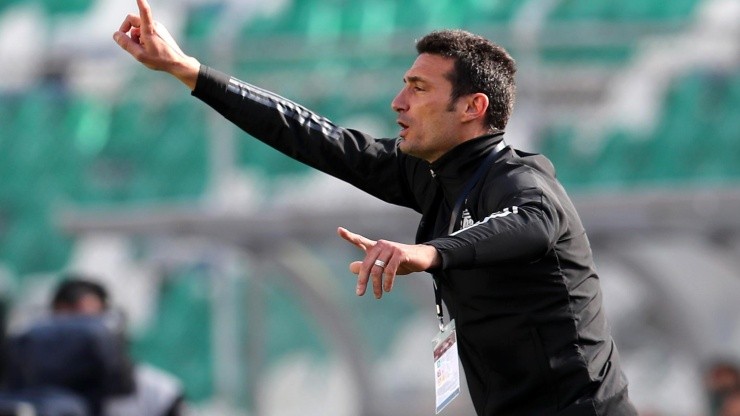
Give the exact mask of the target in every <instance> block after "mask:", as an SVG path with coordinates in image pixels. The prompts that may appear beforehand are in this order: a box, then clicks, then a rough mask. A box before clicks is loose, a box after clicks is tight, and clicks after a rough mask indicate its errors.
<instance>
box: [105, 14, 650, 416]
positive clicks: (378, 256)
mask: <svg viewBox="0 0 740 416" xmlns="http://www.w3.org/2000/svg"><path fill="white" fill-rule="evenodd" d="M137 2H138V6H139V15H129V16H127V17H126V18H125V20H124V22H123V24H122V25H121V27H120V29H119V30H118V31H117V32H115V33H114V35H113V37H114V39H115V41H116V42H117V43H118V44H119V45H120V46H121V47H122V48H124V49H125V50H126V51H127V52H129V53H130V54H131V55H132V56H134V57H135V58H136V59H137V60H138V61H140V62H141V63H143V64H144V65H146V66H147V67H148V68H151V69H155V70H162V71H165V72H168V73H170V74H171V75H173V76H174V77H176V78H177V79H179V80H180V81H181V82H183V83H184V84H185V85H186V86H188V88H190V89H191V90H192V95H194V96H196V97H197V98H199V99H201V100H203V101H204V102H206V103H207V104H208V105H210V106H211V107H213V108H214V109H216V110H217V111H218V112H220V113H221V114H222V115H223V116H224V117H226V118H227V119H228V120H230V121H232V122H233V123H235V124H236V125H237V126H239V127H240V128H242V129H243V130H244V131H246V132H248V133H249V134H251V135H252V136H254V137H256V138H258V139H260V140H262V141H264V142H265V143H267V144H269V145H270V146H272V147H274V148H275V149H277V150H279V151H281V152H283V153H286V154H288V155H290V156H291V157H293V158H294V159H296V160H298V161H301V162H303V163H306V164H308V165H310V166H312V167H314V168H316V169H319V170H321V171H323V172H326V173H328V174H330V175H333V176H335V177H337V178H340V179H342V180H344V181H346V182H348V183H350V184H352V185H354V186H356V187H358V188H360V189H362V190H364V191H366V192H368V193H370V194H372V195H374V196H376V197H378V198H380V199H382V200H384V201H387V202H389V203H393V204H397V205H401V206H406V207H409V208H412V209H414V210H416V211H418V212H420V213H421V214H422V220H421V223H420V225H419V230H418V233H417V236H416V241H417V244H414V245H407V244H401V243H398V242H393V241H385V240H378V241H373V240H370V239H368V238H366V237H364V236H361V235H357V234H355V233H352V232H350V231H348V230H346V229H344V228H339V229H338V233H339V235H340V236H341V237H342V238H344V239H345V240H347V241H349V242H350V243H352V244H354V245H355V246H357V247H359V248H361V249H362V250H364V251H365V257H364V259H363V260H362V261H356V262H353V263H352V264H351V265H350V269H351V271H352V272H353V273H355V274H357V275H358V280H357V294H358V295H363V294H364V293H365V291H366V290H367V286H368V284H372V291H373V293H374V295H375V297H376V298H380V297H381V296H382V293H383V291H385V292H389V291H390V290H391V289H392V287H393V282H394V279H395V277H396V276H397V275H406V274H409V273H412V272H419V271H428V272H430V273H432V275H433V277H434V281H435V285H436V287H437V288H438V291H437V293H439V295H440V296H441V298H442V299H443V300H444V302H445V304H446V306H447V308H448V310H449V312H450V315H451V317H452V318H454V320H455V321H456V325H457V336H458V339H459V356H460V360H461V361H462V365H463V368H464V370H465V374H466V377H467V381H468V387H469V390H470V394H471V397H472V400H473V403H474V405H475V408H476V411H477V413H478V414H479V415H554V414H557V415H606V414H609V415H634V414H636V411H635V409H634V408H633V406H632V405H631V403H630V402H629V399H628V396H627V382H626V379H625V377H624V376H623V374H622V371H621V368H620V364H619V356H618V353H617V350H616V348H615V346H614V342H613V341H612V338H611V335H610V333H609V329H608V326H607V323H606V319H605V316H604V311H603V309H602V306H601V291H600V288H599V282H598V277H597V275H596V273H595V271H594V266H593V260H592V256H591V251H590V247H589V243H588V240H587V238H586V235H585V231H584V229H583V227H582V225H581V223H580V220H579V218H578V215H577V213H576V211H575V209H574V207H573V205H572V204H571V202H570V200H569V199H568V197H567V195H566V194H565V191H564V190H563V188H562V187H561V186H560V184H559V183H558V182H557V180H556V179H555V178H554V172H553V168H552V165H551V164H550V163H549V161H547V160H546V159H545V158H544V157H542V156H539V155H532V154H526V153H523V152H520V151H517V150H514V149H512V148H510V147H508V146H506V145H505V143H504V142H503V130H504V128H505V126H506V122H507V120H508V118H509V115H510V114H511V111H512V107H513V102H514V72H515V66H514V61H513V60H512V59H511V57H510V56H509V55H508V53H507V52H506V51H505V50H504V49H503V48H501V47H499V46H498V45H495V44H493V43H491V42H489V41H487V40H485V39H483V38H480V37H478V36H475V35H472V34H470V33H467V32H463V31H442V32H434V33H431V34H429V35H427V36H425V37H424V38H422V39H421V40H420V41H419V42H418V43H417V51H418V52H419V55H418V57H417V59H416V61H415V62H414V64H413V65H412V67H411V68H410V69H409V70H408V72H407V73H406V74H405V76H404V79H403V81H404V85H403V87H402V89H401V91H400V92H399V94H398V95H397V96H396V98H395V99H394V100H393V102H392V104H391V105H392V108H393V110H395V112H396V113H397V114H398V124H399V126H400V127H401V131H400V133H399V136H400V137H399V138H398V139H396V140H377V139H374V138H372V137H370V136H368V135H366V134H364V133H362V132H359V131H355V130H350V129H344V128H341V127H338V126H336V125H334V124H333V123H331V122H330V121H329V120H327V119H325V118H323V117H321V116H318V115H316V114H314V113H312V112H310V111H309V110H307V109H305V108H303V107H301V106H300V105H298V104H296V103H293V102H291V101H288V100H286V99H284V98H282V97H279V96H277V95H275V94H273V93H271V92H268V91H265V90H262V89H260V88H257V87H255V86H252V85H249V84H247V83H244V82H242V81H239V80H237V79H234V78H231V77H229V76H227V75H225V74H222V73H219V72H217V71H215V70H213V69H211V68H209V67H206V66H204V65H201V64H200V63H199V62H198V61H197V59H195V58H193V57H190V56H187V55H186V54H185V53H183V51H182V50H181V49H180V48H179V47H178V46H177V44H176V42H175V41H174V39H173V38H172V37H171V36H170V35H169V33H168V32H167V31H166V29H165V28H164V27H162V26H161V25H159V24H158V23H156V22H155V21H154V19H153V17H152V13H151V9H150V7H149V5H148V3H147V2H146V0H137ZM438 305H439V302H438ZM439 309H441V308H439Z"/></svg>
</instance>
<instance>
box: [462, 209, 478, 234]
mask: <svg viewBox="0 0 740 416" xmlns="http://www.w3.org/2000/svg"><path fill="white" fill-rule="evenodd" d="M473 224H475V221H473V217H471V216H470V211H468V209H467V208H465V209H464V210H463V212H462V221H461V224H460V229H465V228H468V227H470V226H471V225H473Z"/></svg>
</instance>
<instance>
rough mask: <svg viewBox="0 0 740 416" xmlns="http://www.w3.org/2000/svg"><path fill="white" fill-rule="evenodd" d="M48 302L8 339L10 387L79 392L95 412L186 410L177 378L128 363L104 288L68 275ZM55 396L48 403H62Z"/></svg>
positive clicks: (158, 414) (107, 415)
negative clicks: (46, 313) (39, 316)
mask: <svg viewBox="0 0 740 416" xmlns="http://www.w3.org/2000/svg"><path fill="white" fill-rule="evenodd" d="M50 306H51V316H50V317H49V318H48V319H45V320H41V321H39V322H37V323H35V324H34V325H32V326H31V327H30V328H29V329H28V330H27V331H24V332H23V333H21V334H20V335H18V336H17V337H16V340H17V341H16V342H14V343H13V344H12V348H11V349H10V353H11V356H10V359H11V361H10V369H11V370H10V374H9V379H10V380H9V384H10V386H11V387H12V389H13V390H16V391H20V392H27V391H29V390H37V389H39V388H44V389H48V388H54V389H63V390H62V391H64V392H70V393H73V394H74V395H77V396H79V397H81V398H83V399H84V402H85V404H86V408H87V409H88V410H87V411H86V412H85V413H84V414H90V415H92V416H95V415H101V416H133V415H136V416H176V415H180V414H183V412H184V407H183V404H184V403H183V399H184V397H183V392H182V387H181V385H180V383H179V381H177V380H175V379H174V378H173V377H172V376H169V375H168V374H165V373H163V372H162V371H160V370H157V369H155V368H152V367H149V366H146V365H141V364H139V365H133V364H132V362H131V360H130V357H129V355H128V344H127V340H126V334H125V323H124V322H123V319H122V317H121V316H120V315H118V314H114V313H112V312H111V308H110V301H109V296H108V291H107V290H106V289H105V287H104V286H102V285H101V284H99V283H97V282H95V281H93V280H91V279H88V278H85V277H83V276H79V275H73V274H69V275H67V276H65V278H64V279H62V281H61V282H60V283H59V285H58V286H57V288H56V290H55V291H54V294H53V296H52V300H51V304H50ZM55 391H56V390H55ZM46 396H48V395H46V394H45V396H44V397H46ZM55 400H57V401H55V403H54V405H53V406H52V407H58V406H59V405H58V399H55ZM45 401H48V400H45ZM36 407H37V409H36V410H37V412H39V414H42V415H43V414H46V413H44V412H42V411H40V410H39V409H38V407H39V404H36ZM50 414H54V415H56V414H57V413H50ZM59 414H65V415H66V414H69V415H72V414H74V415H77V414H78V413H65V412H61V413H59Z"/></svg>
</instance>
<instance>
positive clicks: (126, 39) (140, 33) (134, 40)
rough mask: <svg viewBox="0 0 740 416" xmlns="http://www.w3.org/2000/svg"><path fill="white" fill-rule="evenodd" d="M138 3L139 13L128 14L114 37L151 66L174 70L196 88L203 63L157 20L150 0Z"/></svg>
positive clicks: (137, 0) (151, 67)
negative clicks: (182, 47) (187, 50)
mask: <svg viewBox="0 0 740 416" xmlns="http://www.w3.org/2000/svg"><path fill="white" fill-rule="evenodd" d="M136 3H137V4H138V6H139V15H138V16H137V15H135V14H129V15H128V16H126V19H124V21H123V23H122V24H121V27H120V28H119V29H118V31H116V32H115V33H114V34H113V39H114V40H115V41H116V43H118V45H120V46H121V48H123V49H124V50H125V51H126V52H128V53H129V54H131V56H133V57H134V58H135V59H136V60H137V61H139V62H141V63H142V64H144V65H145V66H146V67H147V68H150V69H154V70H157V71H164V72H167V73H170V74H172V75H173V76H175V77H176V78H177V79H179V80H180V81H182V82H183V83H184V84H185V85H187V86H188V87H189V88H190V89H191V90H192V89H194V88H195V82H196V81H197V79H198V70H199V69H200V62H198V60H197V59H195V58H193V57H190V56H188V55H186V54H185V53H184V52H183V51H182V49H180V47H179V46H178V45H177V42H176V41H175V39H174V38H173V37H172V35H170V33H169V32H168V31H167V29H166V28H165V27H164V26H163V25H162V24H160V23H159V22H156V21H155V20H154V18H153V17H152V10H151V7H149V3H147V1H146V0H136Z"/></svg>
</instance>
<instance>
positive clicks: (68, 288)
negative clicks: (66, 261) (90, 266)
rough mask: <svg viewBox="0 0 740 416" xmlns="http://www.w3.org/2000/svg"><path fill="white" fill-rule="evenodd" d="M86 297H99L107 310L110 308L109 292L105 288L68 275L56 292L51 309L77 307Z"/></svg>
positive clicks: (82, 278) (79, 277) (76, 276)
mask: <svg viewBox="0 0 740 416" xmlns="http://www.w3.org/2000/svg"><path fill="white" fill-rule="evenodd" d="M86 295H93V296H95V297H97V298H98V299H100V302H101V303H102V304H103V306H104V307H105V308H107V307H108V292H107V291H106V290H105V288H104V287H103V286H102V285H100V284H98V283H95V282H93V281H91V280H88V279H86V278H84V277H82V276H78V275H68V276H66V277H65V278H63V279H62V281H61V282H60V283H59V285H58V286H57V289H56V291H55V292H54V297H53V298H52V301H51V307H52V308H54V309H56V308H58V307H63V306H73V305H76V304H77V302H79V301H80V299H82V297H83V296H86Z"/></svg>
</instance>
